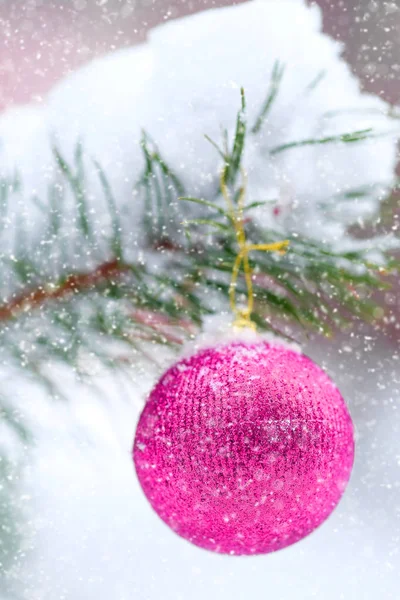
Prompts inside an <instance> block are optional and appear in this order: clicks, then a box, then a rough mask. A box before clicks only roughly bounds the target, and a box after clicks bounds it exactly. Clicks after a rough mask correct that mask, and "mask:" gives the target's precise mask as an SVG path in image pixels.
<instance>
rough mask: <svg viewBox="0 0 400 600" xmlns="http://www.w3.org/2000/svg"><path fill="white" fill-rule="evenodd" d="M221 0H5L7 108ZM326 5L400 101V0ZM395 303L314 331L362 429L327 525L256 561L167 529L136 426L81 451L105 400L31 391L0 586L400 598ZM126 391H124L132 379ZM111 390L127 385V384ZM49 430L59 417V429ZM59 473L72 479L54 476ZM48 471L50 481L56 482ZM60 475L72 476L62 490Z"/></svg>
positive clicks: (332, 20) (316, 348)
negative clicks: (21, 500)
mask: <svg viewBox="0 0 400 600" xmlns="http://www.w3.org/2000/svg"><path fill="white" fill-rule="evenodd" d="M282 1H285V0H282ZM224 4H225V5H228V4H231V2H229V1H217V2H213V1H207V0H187V1H185V0H175V1H174V2H167V1H166V0H155V1H154V0H137V1H129V0H128V1H126V0H96V1H90V0H74V1H69V0H57V1H54V2H49V1H46V0H28V1H20V2H17V1H9V0H2V1H1V0H0V29H1V36H0V110H4V109H5V108H8V107H10V106H11V105H14V104H23V103H26V102H28V101H34V102H38V103H40V102H41V101H42V100H43V99H44V98H45V96H46V93H47V91H48V90H49V89H50V88H51V86H52V85H53V84H54V82H55V81H57V80H59V79H60V78H62V77H63V76H64V75H65V74H66V73H68V72H70V71H73V70H74V69H76V68H77V67H78V66H79V65H82V64H84V63H85V62H88V61H89V60H90V59H91V58H93V57H95V56H99V55H102V54H105V53H107V52H110V51H112V50H115V49H117V48H120V47H124V46H129V45H132V44H136V43H138V42H140V41H142V40H144V39H145V38H146V33H147V31H148V29H149V28H151V27H153V26H154V25H156V24H159V23H161V22H163V21H164V20H167V19H173V18H176V17H179V16H182V15H186V14H190V13H194V12H197V11H201V10H204V9H207V8H211V7H213V6H222V5H224ZM317 4H319V6H320V7H321V9H322V11H323V19H324V29H325V31H326V32H327V33H328V34H329V35H331V36H332V37H335V38H336V39H339V40H341V41H343V43H344V55H345V57H346V60H347V61H348V62H349V64H350V65H351V67H352V69H353V71H354V72H355V73H356V74H357V76H358V77H359V79H360V81H361V84H362V86H363V87H364V88H365V89H366V90H369V91H371V92H373V93H375V94H378V95H380V96H382V97H383V98H384V99H386V100H388V101H389V102H391V103H393V104H399V103H400V82H399V73H400V2H399V1H395V2H390V1H389V2H384V1H382V0H338V1H334V2H329V1H328V0H319V1H318V2H317ZM393 204H394V205H395V204H396V202H395V201H394V203H393ZM386 300H387V303H388V304H389V305H390V306H391V308H390V310H391V311H392V314H393V315H394V320H393V323H394V324H393V326H390V327H387V328H381V329H376V328H369V327H366V326H363V327H360V329H359V330H358V331H357V332H356V334H355V335H353V336H352V337H351V338H349V337H348V336H347V335H345V334H338V335H337V337H336V338H335V340H334V341H333V342H332V341H329V340H328V341H327V340H319V341H318V344H315V343H313V344H311V343H310V345H309V346H308V347H306V349H305V350H306V352H307V353H308V354H309V355H310V356H311V357H312V358H314V359H315V360H316V361H317V362H319V363H324V364H326V365H327V366H328V368H329V370H330V373H331V374H332V375H333V377H334V379H335V381H336V382H337V383H338V385H339V387H340V388H341V390H342V391H343V394H344V396H345V398H346V399H348V400H349V404H350V409H351V412H352V415H353V417H354V420H355V422H356V424H357V438H358V454H357V461H356V465H355V470H354V475H353V478H352V481H351V484H350V487H349V491H348V493H347V494H346V496H345V498H344V500H343V502H342V503H341V505H340V506H339V508H338V510H337V511H336V512H335V513H334V515H333V516H332V518H331V519H330V520H329V522H328V523H327V524H326V525H325V526H324V527H323V528H322V529H321V530H318V531H317V532H316V533H315V534H313V535H312V536H311V537H310V538H308V539H307V540H305V541H304V542H302V543H301V544H300V545H296V546H295V547H292V548H289V549H288V550H286V551H285V552H283V553H277V554H276V555H273V556H270V557H261V558H260V559H259V560H256V559H251V560H247V561H246V559H244V560H232V559H231V558H229V557H228V558H227V557H216V556H213V555H211V554H208V553H205V552H203V551H200V550H198V549H197V548H194V547H191V546H189V545H187V544H184V543H183V542H181V540H179V539H178V538H175V536H174V535H173V534H171V533H170V532H169V531H167V530H166V528H165V527H164V525H163V524H162V523H161V522H159V521H158V520H157V518H156V517H155V516H154V515H153V514H152V513H151V511H150V509H149V508H148V506H147V504H146V501H145V500H144V499H143V498H142V496H141V495H140V491H139V488H138V486H137V483H136V482H135V481H133V480H132V477H131V475H132V473H131V471H132V466H131V464H130V459H129V456H128V455H127V453H126V451H125V449H123V450H121V447H123V448H125V446H126V447H129V440H130V436H131V435H132V426H131V424H129V425H128V424H126V423H123V420H124V419H125V418H126V416H125V412H124V413H123V416H121V417H120V416H119V415H118V414H115V415H114V417H113V418H114V419H115V422H116V427H115V430H116V431H117V430H118V431H124V436H125V438H126V439H125V438H124V442H123V444H122V446H121V444H120V440H117V441H115V440H114V439H113V438H112V437H110V440H109V447H110V454H109V455H107V454H104V455H103V454H101V455H99V454H98V453H97V450H96V449H95V448H92V447H91V445H90V440H89V441H87V445H86V446H85V448H86V450H85V452H86V454H85V457H82V455H81V454H80V452H79V450H78V449H77V448H78V447H77V445H76V444H75V443H74V440H71V436H70V433H69V423H70V422H73V421H74V420H75V421H76V419H78V421H79V424H80V425H79V426H80V427H82V428H84V427H88V428H90V427H91V426H93V421H92V419H93V414H96V415H97V416H96V418H97V419H98V423H100V425H98V427H99V428H100V429H101V427H102V425H101V424H102V423H103V421H104V422H106V421H107V419H108V416H107V415H108V414H109V413H108V412H107V411H106V410H105V409H104V406H98V407H97V408H96V409H93V406H94V403H95V401H96V398H92V397H86V398H81V400H80V402H79V403H78V404H74V403H72V404H71V407H68V408H67V407H62V408H60V407H58V408H57V413H56V419H55V420H54V415H53V416H52V417H51V418H50V417H48V418H47V416H46V415H47V413H46V410H47V409H45V408H43V407H44V406H45V402H46V401H47V400H46V399H45V398H44V394H43V392H40V391H38V392H37V395H36V396H35V398H34V402H35V403H36V404H37V406H40V407H41V409H40V410H42V413H41V415H42V416H41V421H40V424H39V433H38V435H37V440H38V448H39V450H38V451H37V452H36V454H35V452H34V454H33V457H32V459H31V460H30V462H29V465H28V469H27V475H26V483H25V484H24V485H25V488H24V490H23V491H22V492H21V494H22V496H24V497H25V496H26V497H27V498H31V497H32V498H33V505H32V506H33V510H32V514H33V516H32V522H33V533H32V536H31V538H30V539H29V540H28V541H27V542H26V546H25V547H24V548H23V551H22V553H20V554H19V559H18V561H19V563H18V565H17V566H16V570H15V573H16V575H15V578H14V579H17V580H18V584H20V587H19V591H18V592H15V591H10V593H9V594H8V595H5V596H4V598H5V599H7V600H13V599H14V600H20V599H24V600H36V599H37V600H58V599H59V600H81V599H82V600H91V599H92V598H93V599H94V598H96V599H97V600H103V599H104V600H105V599H106V598H107V599H111V600H131V599H135V600H136V599H138V600H147V599H149V600H150V599H151V600H153V599H156V598H157V600H158V599H160V600H180V599H182V600H183V599H185V600H186V599H187V598H193V599H199V600H200V598H204V597H205V596H208V598H215V599H216V598H218V600H225V599H226V600H228V599H229V600H243V599H244V598H267V597H268V598H269V597H271V596H272V597H273V598H274V600H279V599H281V600H303V599H304V600H306V599H309V598H321V599H324V600H327V599H332V600H340V599H345V600H350V599H351V600H353V599H354V600H358V599H360V600H364V599H367V600H372V599H374V600H375V598H376V599H377V598H379V600H382V599H393V600H398V598H399V597H400V583H399V575H398V574H399V572H400V553H399V548H400V418H399V411H400V406H399V389H400V385H399V384H400V370H399V366H398V361H399V354H398V349H399V330H398V327H397V325H396V323H397V317H398V313H399V309H400V299H399V294H398V291H396V288H394V290H393V291H392V292H391V293H390V295H388V297H387V299H386ZM107 385H108V386H109V389H110V383H109V382H108V383H107ZM125 392H126V393H127V397H128V400H129V390H128V391H126V390H125V391H124V393H125ZM115 393H116V394H120V393H121V391H120V389H115ZM89 407H90V408H89ZM132 407H133V408H132V423H133V422H134V420H135V418H136V416H137V411H138V406H137V404H136V405H135V403H134V402H133V404H132ZM93 410H95V412H93ZM43 411H44V412H43ZM96 411H97V412H96ZM121 414H122V413H121ZM43 415H44V416H43ZM71 415H72V416H71ZM55 422H57V423H58V425H57V426H55ZM46 427H51V428H52V429H51V431H52V435H51V436H49V435H48V429H47V433H45V432H46ZM40 428H41V429H40ZM41 431H42V433H41ZM125 442H126V443H125ZM116 457H117V458H121V464H122V467H121V468H120V469H118V468H115V463H114V461H115V460H116ZM85 461H86V462H85ZM77 463H79V465H80V466H79V469H76V467H75V465H76V464H77ZM60 472H62V473H63V478H60V477H59V478H58V479H57V474H59V473H60ZM54 481H55V482H56V483H55V486H56V488H57V489H55V488H54V487H52V482H54ZM60 482H64V483H63V484H61V483H60ZM60 485H65V491H64V490H60ZM121 490H124V493H123V494H121ZM64 496H65V499H64V501H63V498H64ZM93 507H95V510H94V509H93ZM30 525H32V523H31V524H30ZM31 552H33V554H32V555H31ZM26 556H29V559H26ZM32 557H33V558H32ZM0 570H1V566H0ZM21 582H22V583H21ZM14 583H15V581H13V584H12V586H10V590H11V587H12V588H14ZM13 594H15V595H13Z"/></svg>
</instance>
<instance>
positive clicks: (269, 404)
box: [133, 341, 354, 554]
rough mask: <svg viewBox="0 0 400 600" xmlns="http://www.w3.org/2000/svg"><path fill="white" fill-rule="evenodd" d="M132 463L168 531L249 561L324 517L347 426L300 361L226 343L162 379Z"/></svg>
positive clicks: (329, 388) (339, 481)
mask: <svg viewBox="0 0 400 600" xmlns="http://www.w3.org/2000/svg"><path fill="white" fill-rule="evenodd" d="M133 455H134V463H135V467H136V471H137V474H138V477H139V481H140V483H141V485H142V488H143V490H144V493H145V494H146V496H147V498H148V500H149V501H150V503H151V505H152V506H153V508H154V510H155V511H156V512H157V513H158V515H159V516H160V517H161V519H163V521H165V523H167V524H168V525H169V526H170V527H171V528H172V529H173V530H174V531H175V532H176V533H178V534H179V535H181V536H182V537H184V538H186V539H187V540H189V541H190V542H192V543H193V544H196V545H197V546H201V547H202V548H206V549H208V550H214V551H215V552H221V553H227V554H261V553H267V552H273V551H275V550H279V549H280V548H284V547H285V546H288V545H290V544H293V543H294V542H297V541H298V540H300V539H302V538H303V537H305V536H306V535H308V534H309V533H310V532H311V531H313V530H314V529H315V528H316V527H318V525H320V524H321V523H322V522H323V521H324V520H325V519H326V518H327V517H328V515H329V514H330V513H331V512H332V510H333V509H334V507H335V506H336V504H337V503H338V502H339V500H340V497H341V495H342V494H343V491H344V489H345V487H346V484H347V482H348V479H349V477H350V472H351V468H352V464H353V458H354V441H353V425H352V421H351V418H350V415H349V412H348V410H347V408H346V405H345V403H344V401H343V398H342V396H341V395H340V393H339V391H338V389H337V388H336V387H335V385H334V384H333V383H332V381H331V380H330V379H329V378H328V376H327V375H326V374H325V373H324V372H323V371H322V370H321V369H320V368H319V367H318V366H317V365H316V364H315V363H313V362H312V361H311V359H309V358H308V357H307V356H304V355H302V354H299V353H297V352H294V351H293V350H291V349H288V348H286V347H284V346H280V345H271V344H270V343H267V342H263V341H262V342H255V343H247V342H241V341H237V342H232V343H229V344H227V345H220V346H217V347H215V348H210V349H205V350H201V351H200V352H198V353H197V354H195V355H194V356H191V357H190V358H185V359H184V360H182V361H180V362H178V363H177V364H175V365H174V366H173V367H171V368H170V369H169V370H168V371H167V372H166V373H165V374H164V375H163V376H162V378H161V379H160V381H159V382H158V384H157V385H156V387H155V388H154V389H153V391H152V393H151V394H150V397H149V399H148V401H147V403H146V406H145V408H144V410H143V412H142V415H141V417H140V420H139V424H138V427H137V431H136V438H135V443H134V449H133Z"/></svg>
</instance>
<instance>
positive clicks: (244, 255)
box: [220, 169, 289, 331]
mask: <svg viewBox="0 0 400 600" xmlns="http://www.w3.org/2000/svg"><path fill="white" fill-rule="evenodd" d="M225 176H226V169H224V170H223V171H222V174H221V180H220V183H221V192H222V195H223V197H224V198H225V201H226V203H227V206H228V213H229V216H230V219H231V221H232V223H233V226H234V228H235V233H236V239H237V243H238V246H239V252H238V254H237V256H236V260H235V262H234V264H233V269H232V279H231V283H230V287H229V299H230V305H231V309H232V312H233V314H234V315H235V320H234V321H233V327H236V328H238V329H244V328H248V329H252V330H253V331H255V330H256V324H255V323H254V321H252V319H251V315H252V312H253V306H254V291H253V281H252V270H251V267H250V263H249V253H250V252H251V251H253V250H258V251H262V252H278V253H279V254H284V253H285V252H286V249H287V247H288V245H289V241H288V240H283V241H281V242H273V243H271V244H249V243H248V242H247V240H246V232H245V230H244V222H243V210H244V200H245V196H246V184H247V181H246V175H245V173H244V171H243V170H242V177H243V185H242V187H241V188H240V190H239V197H238V201H237V206H235V205H234V203H233V201H232V198H231V196H230V193H229V191H228V187H227V185H226V182H225ZM242 264H243V272H244V277H245V281H246V287H247V307H245V308H238V306H237V303H236V285H237V280H238V277H239V273H240V270H241V267H242Z"/></svg>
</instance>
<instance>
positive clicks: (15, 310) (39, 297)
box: [0, 259, 129, 321]
mask: <svg viewBox="0 0 400 600" xmlns="http://www.w3.org/2000/svg"><path fill="white" fill-rule="evenodd" d="M128 269H129V267H128V266H127V265H123V264H121V263H120V262H119V261H118V260H117V259H114V260H112V261H109V262H106V263H103V264H102V265H99V266H98V267H97V268H96V269H95V270H94V271H91V272H90V273H78V274H75V275H69V276H68V277H67V278H66V279H65V280H64V281H62V282H61V283H56V284H54V285H48V286H46V287H43V286H41V287H38V288H36V289H33V290H30V291H29V290H28V291H25V292H23V293H22V294H20V295H18V296H16V297H15V298H13V299H11V300H9V301H8V302H6V303H5V304H3V306H0V321H7V320H9V319H12V318H14V317H16V316H18V315H19V314H21V313H23V312H26V311H28V310H31V309H38V308H39V307H40V306H42V305H43V304H44V303H45V302H47V301H49V300H60V299H62V298H65V297H68V296H69V295H71V294H76V293H77V292H80V291H83V290H87V289H90V288H91V287H93V286H96V285H98V284H99V283H101V282H103V281H104V282H105V281H109V280H111V279H113V278H114V277H119V276H120V275H122V273H124V272H126V271H128Z"/></svg>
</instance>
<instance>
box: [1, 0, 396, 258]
mask: <svg viewBox="0 0 400 600" xmlns="http://www.w3.org/2000/svg"><path fill="white" fill-rule="evenodd" d="M341 51H342V47H341V45H340V44H339V43H338V42H335V41H333V40H332V39H330V38H329V37H327V36H326V35H324V34H323V33H322V32H321V15H320V11H319V9H318V8H317V7H315V6H313V7H308V6H306V4H305V3H304V2H302V1H301V0H285V1H282V0H268V1H267V0H265V1H261V0H255V1H252V2H248V3H246V4H241V5H239V6H232V7H227V8H221V9H212V10H208V11H205V12H203V13H200V14H196V15H192V16H189V17H185V18H183V19H179V20H177V21H171V22H169V23H166V24H163V25H161V26H159V27H157V28H156V29H154V30H153V31H151V32H150V34H149V40H148V42H147V43H146V44H144V45H141V46H138V47H135V48H128V49H123V50H120V51H117V52H114V53H112V54H110V55H108V56H105V57H102V58H99V59H97V60H94V61H93V62H91V63H89V64H88V65H86V66H85V67H83V68H81V69H80V70H78V71H77V72H75V73H73V74H72V75H70V76H69V77H67V78H66V79H64V80H63V81H61V82H60V83H59V84H58V85H56V86H55V88H54V89H53V91H52V92H51V93H50V95H49V97H48V99H47V103H46V104H45V106H41V107H27V108H23V109H11V110H9V111H8V112H6V113H5V114H4V115H3V116H2V118H1V119H0V175H2V176H3V177H6V176H8V177H10V176H11V174H12V173H14V171H15V169H18V171H19V173H20V178H21V181H22V184H23V191H22V192H21V191H18V190H17V191H15V192H14V193H15V194H16V195H17V198H16V200H15V201H13V202H11V203H9V204H10V208H9V211H10V212H9V214H8V216H7V219H8V220H7V224H6V228H5V229H6V230H7V229H8V232H9V234H8V235H7V234H4V235H3V242H2V243H1V245H2V250H3V251H4V250H6V249H7V247H8V248H9V247H10V244H12V243H13V238H14V234H13V233H12V232H13V230H14V229H15V227H14V226H13V223H14V221H15V215H14V217H13V212H14V213H15V212H16V211H18V212H19V214H21V206H23V209H24V210H23V211H22V213H23V214H24V215H25V217H26V221H27V224H26V232H25V234H26V236H27V237H26V239H27V240H30V241H31V242H33V243H34V242H35V240H37V239H38V238H37V236H38V235H40V234H41V233H43V227H44V225H43V213H42V212H41V210H40V208H38V206H37V202H36V203H34V202H32V199H31V197H32V195H35V196H38V197H39V198H40V199H41V202H42V203H46V202H48V201H49V200H48V196H49V194H48V189H49V186H50V184H51V183H53V180H59V179H60V173H58V172H57V168H56V166H55V161H54V158H53V156H52V153H51V148H52V147H53V145H55V146H56V147H57V148H58V149H59V150H60V151H61V153H62V155H63V156H64V157H65V158H66V159H67V160H68V161H69V162H71V163H73V156H74V151H75V149H76V145H77V142H78V141H80V142H81V143H82V147H83V149H84V153H85V167H86V175H85V186H86V191H87V196H88V202H89V204H90V209H91V212H92V214H93V215H95V218H96V219H97V221H96V222H97V226H98V228H99V229H100V230H101V231H104V238H105V239H106V237H107V235H106V234H107V232H108V231H109V230H110V228H111V224H110V222H109V219H108V217H107V216H106V215H105V212H106V211H105V210H104V207H105V204H104V199H102V198H103V194H102V192H101V187H100V183H99V180H98V173H97V172H96V168H95V166H94V164H93V159H96V160H97V161H98V162H99V163H100V164H101V166H102V168H103V169H104V171H105V172H106V174H107V177H108V179H109V181H110V184H111V186H112V189H113V192H114V195H115V197H116V200H117V203H118V206H119V209H120V211H121V214H122V215H124V219H123V222H124V227H125V229H126V231H125V232H124V235H125V240H126V244H128V245H129V247H131V248H134V246H135V244H136V243H139V244H140V245H141V244H142V243H143V238H142V237H141V231H142V230H143V228H142V218H143V213H144V201H143V198H141V196H140V194H138V193H137V190H136V191H135V189H136V188H135V184H136V183H137V181H138V179H139V177H140V175H141V173H142V171H143V168H144V159H143V154H142V151H141V148H140V140H141V136H142V131H143V130H145V131H146V132H147V133H148V134H149V135H150V136H151V138H152V139H153V140H154V141H155V142H156V144H157V146H158V148H159V150H160V153H161V155H162V156H163V158H164V159H165V160H166V161H167V163H168V165H169V166H170V167H171V168H172V170H174V171H175V173H176V174H177V175H178V176H179V177H180V178H181V180H182V182H183V183H184V185H185V188H186V191H187V193H188V194H189V195H192V196H195V195H196V196H202V197H206V198H208V199H214V197H215V194H216V189H217V183H218V169H219V168H220V165H219V162H218V161H219V160H220V159H219V156H218V154H217V153H216V151H215V149H214V148H213V147H212V146H211V145H210V143H209V142H207V140H206V139H205V137H204V134H207V135H208V136H210V137H211V138H212V139H214V140H215V141H216V142H218V143H219V142H220V141H221V127H222V128H226V130H227V131H228V134H229V138H230V140H232V137H233V133H234V129H235V121H236V115H237V112H238V109H239V105H240V92H239V90H240V87H242V86H243V88H244V90H245V94H246V100H247V119H248V124H249V129H251V127H252V126H253V125H254V124H255V122H256V120H257V116H258V115H259V113H260V110H261V108H262V106H263V104H264V102H265V99H266V97H267V95H268V90H269V87H270V84H271V73H272V72H273V71H274V68H275V69H277V67H278V68H279V69H283V72H282V78H281V81H280V83H279V86H278V89H277V95H276V98H275V100H274V102H273V103H272V105H271V108H270V111H269V112H268V115H267V117H266V119H265V120H264V121H263V122H262V124H261V126H260V128H259V130H258V131H257V132H256V133H249V134H248V136H247V141H246V151H245V160H244V166H245V168H246V169H247V171H248V174H249V199H250V200H275V201H276V204H267V205H266V207H265V206H264V207H262V208H258V209H257V213H255V218H257V219H258V221H259V222H260V223H263V224H264V225H266V226H270V227H272V228H274V229H275V230H281V231H292V232H293V231H296V232H299V233H302V234H305V235H308V236H310V237H314V238H317V239H319V240H323V241H326V242H328V243H332V244H334V245H335V246H336V248H338V249H340V248H344V247H348V244H349V241H350V238H349V235H348V234H347V230H348V227H349V225H351V224H352V223H355V222H362V221H364V220H366V219H369V218H371V217H372V216H373V215H374V214H376V212H377V210H378V208H379V203H380V201H381V200H382V199H383V198H384V196H385V194H386V193H387V192H388V190H389V189H390V186H391V184H392V183H393V181H394V169H395V163H396V135H397V134H396V131H395V129H396V128H395V124H394V122H393V121H392V120H391V119H390V118H389V117H388V116H387V109H388V105H387V104H386V103H385V102H384V101H382V100H381V99H379V98H378V97H375V96H372V95H370V94H366V93H361V91H360V89H359V83H358V81H357V80H356V79H355V77H354V76H353V75H352V74H351V72H350V69H349V67H348V66H347V64H346V63H345V62H344V61H343V59H342V57H341ZM277 61H279V65H278V62H277ZM21 117H23V119H22V120H21ZM367 129H372V134H373V137H371V138H370V139H366V140H363V141H359V142H355V143H343V142H336V143H334V142H330V143H324V144H314V145H305V146H302V147H295V148H290V149H286V150H283V151H279V152H276V150H277V149H279V148H281V147H282V146H283V145H285V144H290V143H292V142H299V141H305V140H321V139H324V138H326V137H330V136H338V135H341V134H347V133H353V132H356V131H360V130H367ZM16 148H18V152H16V151H15V149H16ZM360 188H361V189H362V191H363V192H365V191H366V194H364V195H360V196H359V197H356V198H353V199H351V200H348V199H346V200H345V201H344V200H343V196H344V195H345V194H346V193H348V192H350V191H354V190H359V189H360ZM64 208H65V211H66V212H65V214H66V215H67V218H66V223H67V228H69V229H71V224H70V223H71V222H73V219H72V221H71V218H72V217H73V212H72V211H73V210H74V208H73V203H72V200H70V201H69V202H68V193H67V200H66V202H65V207H64ZM10 213H11V214H10ZM68 215H69V216H70V217H71V218H69V216H68ZM14 225H15V223H14ZM65 234H68V230H67V231H66V232H65ZM4 244H6V246H7V247H6V248H4ZM80 260H82V264H80ZM76 261H77V264H76V265H74V266H76V267H80V268H83V269H86V268H88V264H87V257H82V259H80V257H79V256H77V258H76ZM53 266H54V265H53Z"/></svg>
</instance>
